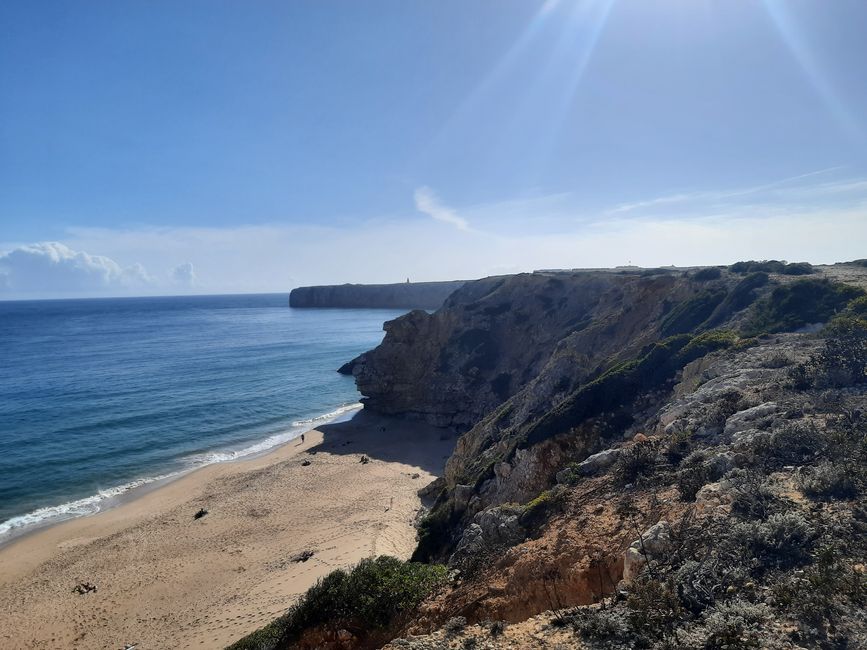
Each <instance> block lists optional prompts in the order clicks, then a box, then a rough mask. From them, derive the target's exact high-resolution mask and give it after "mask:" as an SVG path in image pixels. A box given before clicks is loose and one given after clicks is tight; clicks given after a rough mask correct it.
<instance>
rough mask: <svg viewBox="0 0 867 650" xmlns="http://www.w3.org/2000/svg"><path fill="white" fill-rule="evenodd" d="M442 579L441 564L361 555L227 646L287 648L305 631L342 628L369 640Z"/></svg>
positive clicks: (323, 634)
mask: <svg viewBox="0 0 867 650" xmlns="http://www.w3.org/2000/svg"><path fill="white" fill-rule="evenodd" d="M445 579H446V569H445V567H443V566H441V565H429V564H420V563H417V562H402V561H401V560H398V559H396V558H393V557H389V556H386V555H382V556H379V557H377V558H375V559H365V560H362V561H361V562H359V563H358V564H357V565H356V566H355V567H353V568H352V569H350V570H349V571H344V570H342V569H337V570H336V571H332V572H331V573H329V574H328V575H327V576H325V577H324V578H322V579H321V580H319V581H318V582H317V583H316V585H314V586H313V587H311V588H310V589H309V590H307V592H306V593H305V594H304V595H303V596H302V597H301V599H300V600H299V601H298V602H297V603H296V604H295V605H293V606H292V607H291V608H289V610H288V611H287V612H286V613H285V614H284V615H283V616H281V617H280V618H278V619H276V620H275V621H273V622H272V623H270V624H269V625H267V626H266V627H264V628H262V629H261V630H258V631H256V632H254V633H253V634H250V635H249V636H246V637H244V638H243V639H241V640H239V641H238V642H236V643H234V644H232V645H231V646H230V650H271V649H274V648H287V647H292V645H294V644H295V643H297V642H298V641H299V639H300V638H301V636H302V635H303V634H304V633H305V632H306V633H308V634H310V633H311V632H317V633H319V635H320V638H322V639H330V638H331V637H334V638H337V637H338V633H339V632H340V631H343V632H345V633H346V634H344V635H340V636H341V637H345V638H347V639H348V638H350V636H351V637H355V638H356V639H357V640H360V639H363V640H365V641H370V640H371V637H374V638H375V637H376V635H377V634H378V633H381V632H383V631H384V630H387V629H388V627H389V626H390V625H394V624H396V623H398V622H400V621H403V620H405V618H406V616H407V615H408V614H409V613H411V611H412V610H413V608H415V607H416V606H417V605H418V603H419V602H421V600H422V599H423V598H425V597H426V596H428V595H429V594H430V593H431V591H432V590H434V589H435V588H436V587H437V586H439V585H441V584H443V582H444V581H445ZM347 635H349V636H347Z"/></svg>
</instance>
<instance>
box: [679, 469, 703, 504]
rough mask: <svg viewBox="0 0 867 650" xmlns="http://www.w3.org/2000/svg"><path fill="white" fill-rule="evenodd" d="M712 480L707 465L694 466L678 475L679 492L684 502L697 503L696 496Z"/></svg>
mask: <svg viewBox="0 0 867 650" xmlns="http://www.w3.org/2000/svg"><path fill="white" fill-rule="evenodd" d="M710 480H711V472H710V468H709V467H708V466H707V465H704V464H702V465H693V466H691V467H686V468H684V469H682V470H680V471H679V472H678V473H677V491H678V492H679V493H680V498H681V500H683V501H695V495H696V494H698V491H699V490H700V489H702V488H703V487H704V486H705V485H706V484H707V483H708V482H710Z"/></svg>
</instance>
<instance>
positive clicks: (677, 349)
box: [243, 260, 867, 650]
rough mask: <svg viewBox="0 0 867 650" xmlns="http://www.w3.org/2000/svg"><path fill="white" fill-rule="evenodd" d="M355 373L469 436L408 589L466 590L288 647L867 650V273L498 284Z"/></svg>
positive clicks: (544, 278)
mask: <svg viewBox="0 0 867 650" xmlns="http://www.w3.org/2000/svg"><path fill="white" fill-rule="evenodd" d="M347 369H348V370H350V371H351V372H352V373H353V374H354V375H355V377H356V380H357V383H358V386H359V388H360V389H361V391H362V393H363V394H364V395H365V403H366V407H367V408H370V409H372V410H377V411H382V412H385V413H390V414H398V415H403V416H405V417H411V418H423V419H425V420H428V421H430V422H433V423H435V424H438V425H439V426H443V427H448V428H450V429H453V430H455V431H456V432H457V433H458V434H459V438H458V443H457V446H456V449H455V452H454V453H453V455H452V456H451V457H450V458H449V460H448V463H447V467H446V473H445V477H444V478H443V479H442V480H439V481H437V482H435V483H433V484H431V485H430V486H427V487H426V488H424V489H423V490H422V491H421V493H422V494H423V495H424V496H426V497H428V498H430V499H431V500H432V505H431V508H430V510H429V511H428V512H427V513H426V514H425V516H424V517H423V518H421V521H420V525H419V544H418V548H417V550H416V553H415V555H414V560H416V561H417V562H422V563H423V564H417V563H412V562H411V563H406V564H405V565H401V566H403V567H405V571H407V572H409V573H412V572H415V571H421V570H423V568H426V569H427V570H438V571H444V570H445V568H447V569H448V571H449V573H448V579H443V580H442V581H440V582H438V583H437V586H436V587H435V588H430V587H428V586H425V587H424V589H422V590H420V591H419V592H418V594H419V595H418V596H417V599H413V601H412V602H411V603H409V604H405V605H402V606H404V607H406V609H405V610H403V611H402V613H401V614H400V615H399V616H395V617H394V618H391V619H389V622H388V623H385V624H383V625H381V626H380V627H378V628H377V627H375V626H374V627H371V626H370V625H367V624H364V623H361V622H360V621H362V620H363V619H364V617H363V616H361V615H360V614H359V611H360V610H359V611H356V610H354V609H352V608H350V611H349V613H346V611H345V610H346V608H345V607H343V603H344V600H340V603H341V608H342V609H340V608H338V609H339V612H338V613H337V614H329V615H327V616H324V617H321V618H320V619H318V620H319V622H318V623H316V624H315V625H313V626H310V625H308V624H307V623H305V622H304V621H305V620H306V619H304V618H303V616H301V614H297V613H296V614H292V613H290V614H287V616H286V617H285V618H284V620H283V622H282V623H280V625H282V626H283V627H282V629H283V630H288V632H287V634H288V636H284V637H283V638H284V639H290V638H291V639H293V641H292V643H294V644H296V645H280V643H278V644H276V645H275V646H273V647H303V648H313V647H317V648H335V649H337V648H367V647H370V648H372V647H380V646H381V645H382V642H383V640H384V639H386V638H394V637H397V636H403V637H405V638H403V639H396V640H394V641H393V642H392V643H391V644H390V645H388V646H387V647H388V648H390V649H393V650H397V649H398V648H400V649H403V650H406V649H410V650H429V649H430V648H439V647H443V648H446V647H447V648H459V647H486V648H501V647H502V648H505V647H536V648H558V647H576V648H599V649H601V648H618V649H621V650H625V649H626V648H636V647H645V648H681V647H683V648H717V649H721V648H735V647H737V648H741V647H766V648H774V649H780V650H782V649H783V648H787V649H788V648H816V647H819V648H843V647H865V645H867V617H865V616H864V611H865V609H864V607H865V605H867V568H865V567H867V501H865V497H867V261H865V260H859V261H856V262H852V263H846V264H836V265H832V266H817V267H812V266H810V265H808V264H790V265H787V264H784V263H780V262H745V263H738V264H735V265H732V266H730V267H708V268H701V269H656V270H635V269H630V270H615V271H592V272H586V271H585V272H540V273H533V274H524V275H518V276H508V277H499V278H487V279H485V280H480V281H476V282H471V283H468V284H466V285H465V286H464V287H462V288H461V290H460V291H457V292H455V293H454V294H453V295H452V296H451V297H450V298H449V299H448V300H447V301H446V303H445V304H444V305H443V307H442V308H441V309H439V310H438V311H437V312H436V313H433V314H428V313H426V312H412V313H410V314H407V315H405V316H403V317H401V318H398V319H395V320H394V321H391V322H390V323H388V324H386V337H385V339H384V340H383V343H382V344H381V345H380V346H379V347H378V348H376V349H375V350H372V351H370V352H368V353H365V354H363V355H361V356H360V357H358V358H357V359H355V360H353V361H352V362H350V363H349V364H347ZM441 565H445V567H443V566H441ZM441 575H442V574H441ZM350 581H351V579H350ZM322 588H323V589H324V586H323V587H322ZM382 601H383V602H384V603H385V605H387V606H388V607H395V606H396V605H395V599H394V598H393V597H392V596H388V595H386V596H384V597H383V598H382ZM365 602H366V601H365ZM319 603H320V601H319V600H318V594H317V595H316V597H313V596H311V597H310V598H309V599H308V600H307V601H305V607H307V608H313V607H314V606H315V607H319ZM320 609H321V608H320ZM298 611H302V612H303V611H307V610H306V609H304V608H302V609H301V610H298ZM390 611H391V610H390ZM491 621H494V622H493V623H491ZM293 625H294V626H295V627H294V628H293V627H292V626H293ZM311 629H312V630H313V632H312V633H311V632H310V630H311ZM293 630H294V631H293ZM420 634H421V636H418V635H420ZM293 635H294V636H293ZM243 647H244V648H247V647H252V646H243ZM255 647H257V648H259V647H265V646H255ZM267 647H271V646H267Z"/></svg>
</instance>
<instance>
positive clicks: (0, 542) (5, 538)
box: [0, 402, 363, 549]
mask: <svg viewBox="0 0 867 650" xmlns="http://www.w3.org/2000/svg"><path fill="white" fill-rule="evenodd" d="M362 408H363V406H362V404H361V403H360V402H353V403H350V404H343V405H341V406H339V407H337V408H335V409H334V410H332V411H328V412H327V413H323V414H322V415H317V416H314V417H311V418H308V419H305V420H298V421H293V422H292V423H291V424H290V425H289V430H287V431H284V432H282V433H273V434H271V435H269V436H267V437H265V438H262V439H261V440H258V441H257V442H252V441H248V442H249V443H250V444H247V445H246V446H244V447H242V448H240V449H237V450H231V449H229V450H225V451H224V450H222V449H220V448H215V449H213V450H210V451H205V452H201V453H200V454H197V455H198V456H202V457H204V458H209V457H210V458H215V460H205V461H202V462H199V463H195V464H192V465H190V466H189V467H184V468H181V469H178V470H175V471H172V472H169V473H167V474H158V475H156V476H143V477H139V478H135V479H131V480H130V481H127V482H126V483H123V484H121V485H116V486H113V487H110V488H107V489H105V490H101V491H100V492H98V493H96V494H90V495H87V496H84V497H81V498H78V499H72V500H70V501H65V502H63V503H59V504H57V505H53V506H43V507H41V508H37V509H36V510H32V511H30V512H26V513H24V514H21V515H15V516H13V517H10V518H9V519H6V520H5V521H2V522H0V530H2V528H3V527H4V526H9V530H7V531H3V532H0V549H3V548H4V547H6V546H7V545H9V544H11V543H12V542H14V541H15V540H17V539H21V538H24V537H28V536H29V535H31V534H33V533H35V532H38V531H40V530H45V529H46V528H50V527H52V526H58V525H60V524H63V523H65V522H67V521H72V520H75V519H81V518H84V517H92V516H94V515H98V514H100V513H101V512H106V511H108V510H111V509H113V508H117V507H119V506H121V505H123V504H124V503H127V502H129V501H132V500H135V499H137V498H139V497H141V496H143V495H145V494H147V493H148V492H149V491H151V490H155V489H158V488H160V487H163V486H165V485H168V484H169V483H171V482H172V481H177V480H179V479H181V478H183V477H185V476H187V475H188V474H190V473H192V472H197V471H199V470H201V469H204V468H205V467H209V466H211V465H217V464H220V463H237V462H243V461H246V460H253V459H255V458H259V457H261V456H265V455H267V454H269V453H271V452H273V451H276V450H277V449H279V448H280V447H282V446H284V445H288V444H290V443H291V442H292V441H293V440H297V439H298V438H300V437H301V436H302V435H304V434H306V433H309V432H310V431H313V430H315V429H316V427H317V426H324V425H327V424H333V423H338V422H343V421H345V420H346V419H349V418H352V417H353V415H354V414H356V413H358V412H360V411H361V410H362ZM307 426H309V428H306V429H305V428H303V427H307ZM293 429H294V431H293ZM284 436H288V437H286V438H285V439H282V438H283V437H284ZM276 438H281V440H279V441H278V442H274V443H273V444H271V445H267V446H265V447H262V448H261V449H257V447H260V446H261V445H263V444H265V443H267V442H268V441H269V440H272V439H276ZM248 450H250V451H248ZM244 452H246V453H244ZM179 460H180V459H179ZM112 492H114V494H108V495H107V496H103V493H112ZM88 502H92V503H93V504H94V505H95V506H96V509H95V510H94V511H92V512H79V513H75V514H68V515H66V514H65V513H63V512H62V511H59V510H60V509H62V508H71V507H75V506H76V505H77V504H81V505H80V506H79V507H84V506H85V505H86V504H87V503H88ZM54 510H57V511H59V512H58V513H57V514H53V515H51V514H49V515H47V516H45V517H43V518H41V519H38V520H36V521H34V522H33V523H25V524H22V525H16V524H11V525H10V522H14V521H16V520H20V519H26V518H28V517H33V516H35V515H38V514H39V513H41V512H50V511H54Z"/></svg>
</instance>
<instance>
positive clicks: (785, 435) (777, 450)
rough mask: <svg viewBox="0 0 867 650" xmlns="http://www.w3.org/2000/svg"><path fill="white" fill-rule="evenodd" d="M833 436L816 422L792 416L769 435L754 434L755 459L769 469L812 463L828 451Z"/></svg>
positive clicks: (754, 460)
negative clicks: (790, 419)
mask: <svg viewBox="0 0 867 650" xmlns="http://www.w3.org/2000/svg"><path fill="white" fill-rule="evenodd" d="M829 444H830V440H829V438H828V436H827V435H826V434H825V432H823V431H822V430H820V429H819V428H818V427H817V426H816V425H815V424H814V423H812V422H808V421H803V420H793V421H788V422H783V423H782V424H780V425H779V426H777V427H776V429H775V430H774V432H773V433H772V434H770V435H761V436H756V437H755V438H753V441H752V443H751V455H752V460H753V462H754V463H755V464H756V465H758V466H761V467H764V468H766V469H769V470H771V469H776V468H780V467H783V466H785V465H803V464H805V463H810V462H812V461H814V460H816V459H817V458H819V457H820V456H822V455H823V454H825V453H826V452H827V451H828V446H829Z"/></svg>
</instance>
